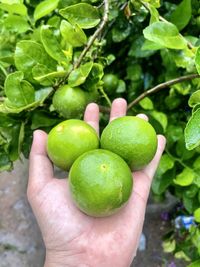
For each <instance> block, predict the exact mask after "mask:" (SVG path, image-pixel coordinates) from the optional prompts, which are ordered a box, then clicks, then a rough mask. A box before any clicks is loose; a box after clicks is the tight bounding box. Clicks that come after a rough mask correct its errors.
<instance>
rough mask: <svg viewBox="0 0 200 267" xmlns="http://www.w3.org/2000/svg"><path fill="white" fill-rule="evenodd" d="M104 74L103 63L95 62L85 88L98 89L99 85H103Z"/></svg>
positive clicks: (89, 89)
mask: <svg viewBox="0 0 200 267" xmlns="http://www.w3.org/2000/svg"><path fill="white" fill-rule="evenodd" d="M103 75H104V72H103V65H102V64H100V63H93V66H92V69H91V71H90V73H89V75H88V77H87V79H86V81H85V83H84V88H85V90H87V91H96V89H98V88H99V86H102V84H101V83H102V82H101V79H102V77H103Z"/></svg>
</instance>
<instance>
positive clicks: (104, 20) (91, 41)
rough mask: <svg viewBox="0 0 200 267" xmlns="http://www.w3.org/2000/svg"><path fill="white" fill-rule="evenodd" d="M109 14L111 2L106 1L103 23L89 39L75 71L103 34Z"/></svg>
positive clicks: (75, 66) (75, 65)
mask: <svg viewBox="0 0 200 267" xmlns="http://www.w3.org/2000/svg"><path fill="white" fill-rule="evenodd" d="M108 13H109V0H104V14H103V18H102V21H101V23H100V25H99V27H98V28H97V30H96V31H95V33H94V34H93V35H92V37H91V38H90V39H89V41H88V43H87V45H86V46H85V48H84V50H83V51H82V53H81V55H80V57H79V58H78V60H77V61H76V63H75V64H74V67H73V69H76V68H78V67H79V66H80V64H81V61H82V60H83V58H84V57H85V55H86V54H87V52H88V50H89V49H90V47H91V46H92V44H93V43H94V41H95V40H96V38H97V37H98V35H99V34H100V33H101V31H102V30H103V28H104V27H105V25H106V23H107V21H108Z"/></svg>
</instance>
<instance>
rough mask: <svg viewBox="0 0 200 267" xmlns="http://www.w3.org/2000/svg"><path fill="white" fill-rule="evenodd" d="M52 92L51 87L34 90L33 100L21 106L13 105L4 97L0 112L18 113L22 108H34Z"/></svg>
mask: <svg viewBox="0 0 200 267" xmlns="http://www.w3.org/2000/svg"><path fill="white" fill-rule="evenodd" d="M52 92H53V88H52V87H47V88H42V89H40V90H37V91H35V101H34V102H33V103H31V104H28V105H27V106H23V107H14V106H13V105H12V103H10V101H9V100H8V99H6V100H5V101H4V103H3V104H0V112H2V113H5V114H14V113H16V114H18V113H20V112H22V111H24V110H31V109H35V108H37V107H39V106H41V105H42V104H43V102H44V101H45V100H46V98H48V97H49V95H50V94H51V93H52Z"/></svg>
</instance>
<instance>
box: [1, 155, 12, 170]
mask: <svg viewBox="0 0 200 267" xmlns="http://www.w3.org/2000/svg"><path fill="white" fill-rule="evenodd" d="M11 168H12V163H11V161H10V159H9V157H8V155H7V154H6V153H5V152H3V151H0V172H2V171H8V170H10V169H11Z"/></svg>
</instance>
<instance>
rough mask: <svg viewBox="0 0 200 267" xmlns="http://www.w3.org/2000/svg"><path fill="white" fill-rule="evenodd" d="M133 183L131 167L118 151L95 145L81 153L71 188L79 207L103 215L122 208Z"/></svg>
mask: <svg viewBox="0 0 200 267" xmlns="http://www.w3.org/2000/svg"><path fill="white" fill-rule="evenodd" d="M132 186H133V178H132V174H131V170H130V168H129V167H128V165H127V163H126V162H125V161H124V160H123V159H122V158H121V157H119V156H118V155H116V154H114V153H112V152H110V151H107V150H103V149H95V150H91V151H89V152H86V153H84V154H83V155H81V156H80V157H79V158H78V159H77V160H76V161H75V162H74V164H73V165H72V167H71V169H70V173H69V188H70V192H71V195H72V199H73V200H74V202H75V204H76V205H77V206H78V208H79V209H80V210H81V211H83V212H84V213H86V214H87V215H90V216H94V217H103V216H108V215H111V214H113V213H115V212H117V211H118V210H119V209H120V208H122V207H123V206H124V205H125V203H126V202H127V201H128V199H129V197H130V195H131V191H132Z"/></svg>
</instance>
